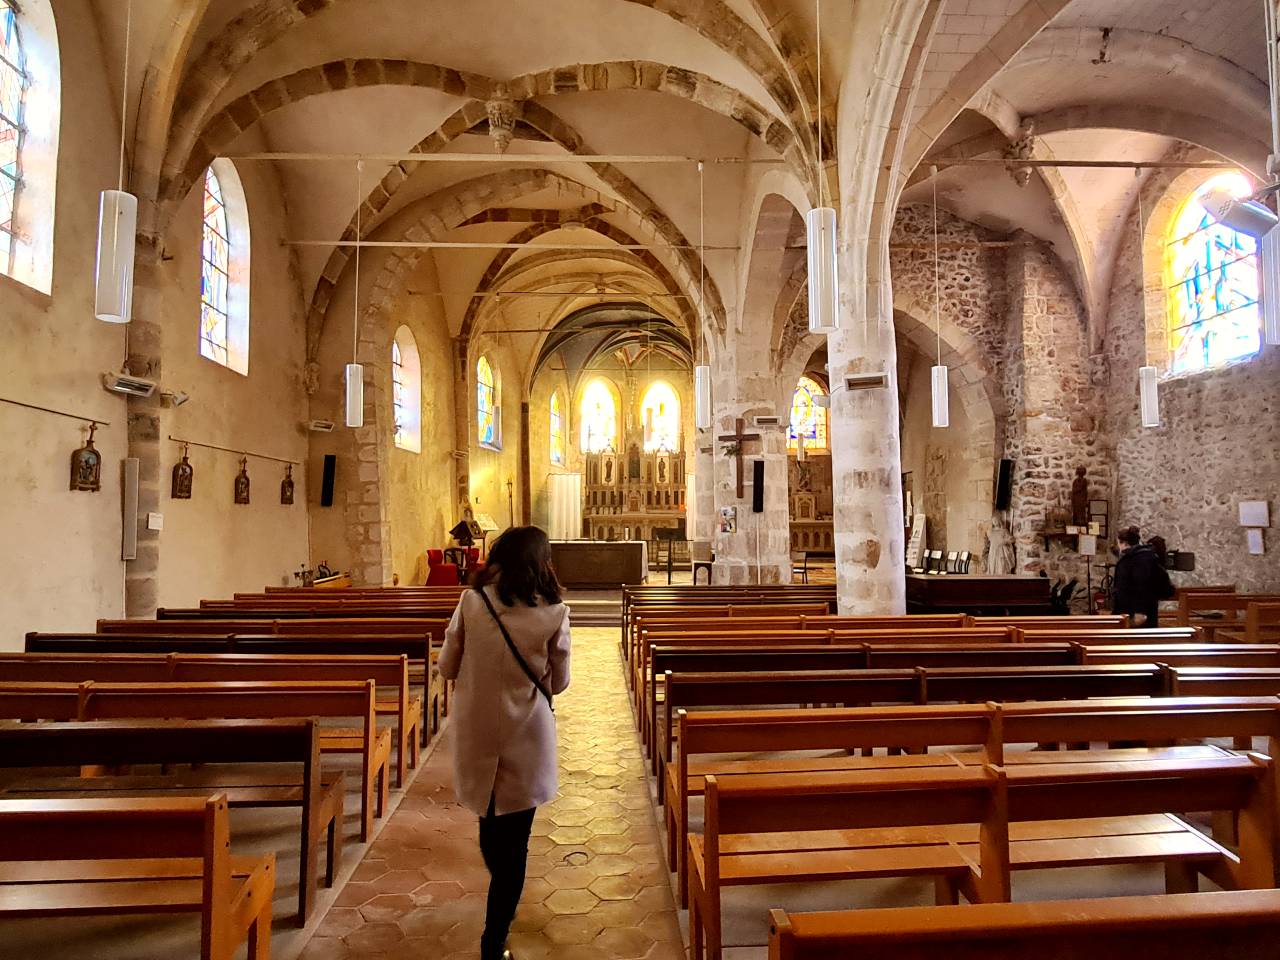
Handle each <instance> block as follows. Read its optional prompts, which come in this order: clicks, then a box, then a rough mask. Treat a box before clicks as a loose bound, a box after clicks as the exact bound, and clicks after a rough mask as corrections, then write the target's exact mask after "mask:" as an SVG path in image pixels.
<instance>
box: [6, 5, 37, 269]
mask: <svg viewBox="0 0 1280 960" xmlns="http://www.w3.org/2000/svg"><path fill="white" fill-rule="evenodd" d="M21 13H22V11H21V9H20V8H19V7H18V6H17V5H16V4H15V3H13V2H12V0H0V21H3V20H4V19H8V20H9V21H10V24H9V26H10V27H11V29H12V30H13V38H12V45H13V48H14V49H16V51H17V53H18V61H17V62H16V63H15V62H14V61H12V60H10V59H9V58H7V57H4V56H3V55H0V71H4V70H9V71H12V73H13V75H14V76H15V77H16V78H17V83H18V86H19V93H18V111H17V114H18V115H17V116H16V117H12V118H10V117H6V116H4V114H3V113H2V112H0V124H3V125H5V126H11V127H12V128H13V134H14V147H13V173H12V174H9V173H8V172H7V171H5V170H3V169H0V176H2V177H5V178H6V179H9V180H12V181H13V192H12V193H11V194H10V196H11V201H10V204H9V226H8V227H7V228H6V227H4V226H0V233H3V234H5V235H6V236H7V237H8V243H7V244H6V249H5V250H4V252H3V254H0V273H3V274H4V275H5V276H13V272H14V263H15V259H16V256H17V247H18V239H19V238H18V230H17V224H18V213H19V207H20V204H21V200H22V185H23V163H22V151H23V148H24V147H25V146H26V138H27V123H26V113H27V91H28V90H29V89H30V88H31V73H30V71H29V70H28V69H27V64H26V59H27V57H26V50H25V48H24V46H23V42H22V27H21V24H20V23H19V22H18V21H19V18H20V16H21Z"/></svg>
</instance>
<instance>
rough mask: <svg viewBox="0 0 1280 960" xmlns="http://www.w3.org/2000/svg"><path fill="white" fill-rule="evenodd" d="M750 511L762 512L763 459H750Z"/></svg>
mask: <svg viewBox="0 0 1280 960" xmlns="http://www.w3.org/2000/svg"><path fill="white" fill-rule="evenodd" d="M751 469H752V474H751V512H752V513H764V461H763V460H752V461H751Z"/></svg>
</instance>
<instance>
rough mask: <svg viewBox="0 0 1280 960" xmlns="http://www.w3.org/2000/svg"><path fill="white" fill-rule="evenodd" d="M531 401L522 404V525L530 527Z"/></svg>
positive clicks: (531, 515) (531, 491)
mask: <svg viewBox="0 0 1280 960" xmlns="http://www.w3.org/2000/svg"><path fill="white" fill-rule="evenodd" d="M529 416H530V411H529V401H528V400H524V401H522V402H521V404H520V523H521V524H523V525H524V526H528V525H529V524H531V523H532V522H533V484H532V483H530V480H531V479H532V475H533V464H532V462H531V460H530V457H531V455H532V451H531V450H530V448H529Z"/></svg>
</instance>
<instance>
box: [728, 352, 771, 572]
mask: <svg viewBox="0 0 1280 960" xmlns="http://www.w3.org/2000/svg"><path fill="white" fill-rule="evenodd" d="M749 357H750V354H747V355H745V356H743V355H739V356H733V357H732V359H730V355H729V351H726V358H725V360H724V361H722V362H720V363H719V364H717V365H716V367H715V368H714V369H715V372H714V374H713V376H714V379H715V383H714V384H713V390H712V395H713V396H714V398H715V404H714V409H715V416H714V417H713V418H712V431H711V440H712V452H711V454H710V457H711V459H712V471H711V472H712V475H713V477H714V485H713V497H714V504H713V509H712V513H713V523H714V528H713V529H714V530H715V533H714V534H713V536H712V543H713V544H714V548H715V554H716V562H715V566H714V567H713V569H712V581H713V582H714V583H743V584H746V583H766V584H768V583H790V582H791V521H790V514H789V511H788V509H787V439H786V431H785V429H784V428H781V427H764V428H756V427H755V426H754V425H753V424H752V420H753V418H755V417H757V416H775V415H777V414H778V410H779V406H778V397H777V396H776V395H775V394H776V393H777V383H776V380H775V378H773V377H771V376H769V375H768V374H767V373H765V372H756V373H747V374H745V375H744V372H743V365H742V364H741V363H740V362H739V361H741V360H745V359H749ZM739 418H741V419H742V420H744V421H745V426H744V432H745V433H748V434H757V435H759V436H760V438H761V439H759V440H755V441H747V442H746V443H745V444H744V445H743V458H742V469H743V472H744V484H743V493H744V496H743V497H742V498H741V499H739V498H738V495H737V479H738V461H737V458H736V457H734V456H732V455H729V454H726V453H725V449H724V448H725V446H726V442H725V441H721V440H720V439H718V438H719V437H721V436H727V435H729V434H732V433H735V432H736V427H737V421H738V419H739ZM754 460H764V463H765V496H764V512H763V513H758V514H757V513H752V511H751V500H752V486H751V481H752V473H751V471H752V461H754ZM723 507H733V508H736V510H737V530H736V532H734V533H723V532H721V531H720V523H719V521H720V510H721V508H723Z"/></svg>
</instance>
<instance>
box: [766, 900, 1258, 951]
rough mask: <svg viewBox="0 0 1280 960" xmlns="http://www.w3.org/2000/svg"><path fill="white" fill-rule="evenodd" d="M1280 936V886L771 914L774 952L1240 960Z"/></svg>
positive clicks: (778, 912)
mask: <svg viewBox="0 0 1280 960" xmlns="http://www.w3.org/2000/svg"><path fill="white" fill-rule="evenodd" d="M1277 941H1280V891H1276V890H1231V891H1219V892H1214V893H1180V894H1171V895H1166V896H1148V897H1116V898H1114V899H1111V900H1061V901H1057V902H1051V903H982V904H972V905H968V906H963V907H959V906H942V907H906V908H898V909H876V910H847V911H842V912H838V913H800V914H788V913H787V912H786V911H784V910H773V911H770V913H769V960H848V958H850V957H857V958H858V960H938V958H939V957H946V960H1042V958H1045V957H1089V958H1090V960H1132V958H1133V957H1160V958H1161V960H1239V958H1241V957H1265V956H1270V955H1271V954H1272V953H1274V951H1275V945H1276V943H1277Z"/></svg>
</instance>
